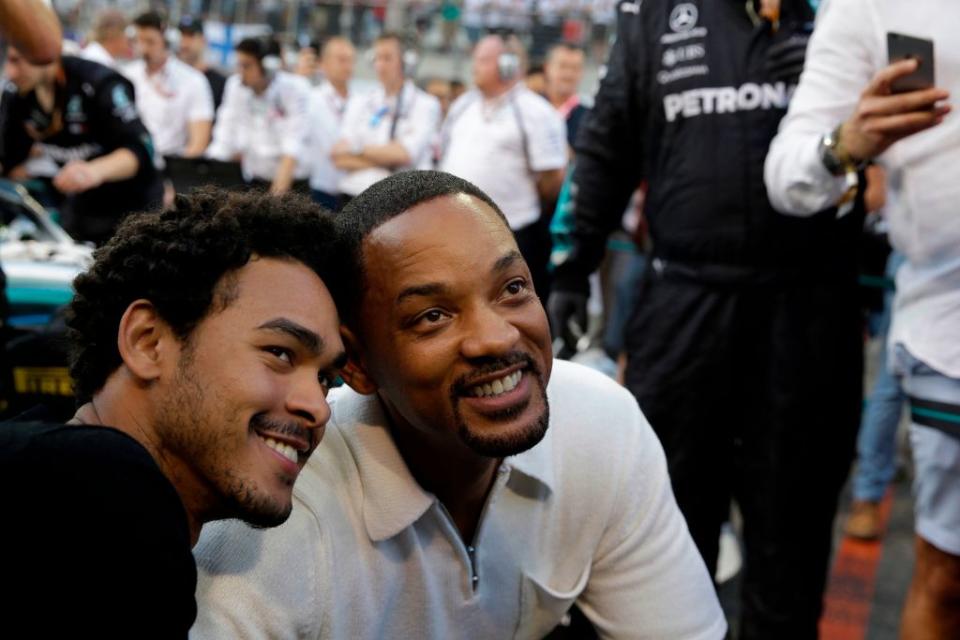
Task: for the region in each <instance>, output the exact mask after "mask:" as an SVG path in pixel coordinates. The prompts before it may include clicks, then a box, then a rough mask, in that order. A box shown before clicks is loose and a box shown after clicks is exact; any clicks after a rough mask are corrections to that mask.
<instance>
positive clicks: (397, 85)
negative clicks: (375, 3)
mask: <svg viewBox="0 0 960 640" xmlns="http://www.w3.org/2000/svg"><path fill="white" fill-rule="evenodd" d="M409 55H410V52H407V51H405V50H404V43H403V39H402V38H401V37H400V36H399V35H397V34H394V33H389V32H388V33H383V34H381V35H380V37H378V38H377V39H376V41H374V43H373V66H374V70H375V71H376V73H377V79H378V80H379V81H380V86H379V87H377V88H376V89H374V90H373V91H371V92H369V93H368V94H367V95H363V96H359V97H357V98H351V100H350V102H349V104H348V105H347V111H346V113H345V114H344V116H343V129H342V133H341V139H340V141H339V142H338V143H337V144H336V145H335V146H334V147H333V150H332V152H331V156H332V158H333V163H334V164H335V165H336V166H337V168H338V169H340V170H341V171H344V172H345V173H344V176H343V178H341V179H340V192H341V193H342V194H343V196H344V199H349V198H352V197H354V196H356V195H357V194H359V193H360V192H361V191H363V190H364V189H366V188H367V187H369V186H370V185H372V184H373V183H375V182H377V181H379V180H382V179H384V178H386V177H387V176H389V175H390V174H391V173H393V172H395V171H401V170H404V169H426V168H429V167H430V162H431V159H430V142H431V141H432V140H433V138H434V135H435V134H436V132H437V131H438V130H439V127H440V103H439V102H438V101H437V99H436V98H434V97H433V96H431V95H430V94H428V93H426V92H425V91H422V90H420V89H418V88H417V86H416V85H415V84H414V83H413V81H412V80H410V79H409V78H408V77H407V76H408V75H409V72H410V71H411V70H410V69H409V68H408V67H409V66H410V64H409V62H410V60H409ZM405 58H406V60H405Z"/></svg>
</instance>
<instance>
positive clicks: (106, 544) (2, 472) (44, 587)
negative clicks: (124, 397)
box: [0, 423, 197, 638]
mask: <svg viewBox="0 0 960 640" xmlns="http://www.w3.org/2000/svg"><path fill="white" fill-rule="evenodd" d="M0 487H2V489H0V505H2V507H0V508H2V513H3V515H2V518H0V522H2V524H0V545H2V548H3V549H4V559H3V561H2V565H0V566H2V569H0V581H2V583H3V587H2V591H3V593H4V594H5V595H4V597H3V598H2V599H0V635H2V636H5V637H31V638H34V637H35V638H46V637H49V638H66V637H77V638H80V637H83V638H87V637H89V638H185V637H186V636H187V631H188V630H189V628H190V626H191V625H192V624H193V621H194V619H195V618H196V602H195V600H194V591H195V589H196V581H197V571H196V565H195V563H194V560H193V556H192V554H191V549H190V534H189V529H188V525H187V516H186V512H185V511H184V507H183V504H182V503H181V501H180V498H179V496H178V494H177V493H176V491H175V490H174V488H173V485H171V484H170V482H169V481H168V480H167V479H166V477H165V476H164V475H163V474H162V473H161V471H160V469H159V468H158V467H157V465H156V463H155V462H154V460H153V458H152V457H151V456H150V454H149V453H148V452H147V451H146V449H144V448H143V447H142V446H141V445H140V444H139V443H138V442H136V441H135V440H134V439H133V438H131V437H129V436H127V435H126V434H124V433H121V432H120V431H117V430H115V429H111V428H107V427H84V426H68V425H59V424H41V423H0Z"/></svg>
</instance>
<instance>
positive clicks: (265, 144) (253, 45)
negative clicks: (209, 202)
mask: <svg viewBox="0 0 960 640" xmlns="http://www.w3.org/2000/svg"><path fill="white" fill-rule="evenodd" d="M236 52H237V73H236V74H235V75H233V76H231V77H230V78H229V79H228V80H227V88H226V89H225V90H224V95H223V104H222V105H221V106H220V110H219V111H218V112H217V123H216V125H215V126H214V128H213V142H212V143H211V144H210V148H209V149H207V155H208V156H209V157H211V158H215V159H217V160H239V161H240V162H241V164H242V165H243V175H244V177H245V178H246V179H247V180H248V181H250V182H251V183H252V184H255V185H264V186H266V185H269V187H270V191H272V192H273V193H284V192H285V191H288V190H290V189H291V187H296V188H297V189H298V190H300V189H303V190H304V191H306V189H307V188H308V187H307V184H306V178H307V176H308V175H309V173H310V166H309V163H308V162H307V148H306V145H305V144H304V140H305V136H304V132H305V131H306V130H307V104H308V100H309V95H310V85H309V84H307V81H306V80H304V79H303V78H301V77H299V76H295V75H293V74H292V73H287V72H285V71H283V70H281V66H282V63H281V59H280V47H279V45H278V44H277V43H276V42H275V41H273V40H264V39H257V38H246V39H244V40H241V41H240V42H239V44H237V47H236ZM294 180H297V181H298V183H297V184H296V185H295V184H294ZM300 181H302V182H300Z"/></svg>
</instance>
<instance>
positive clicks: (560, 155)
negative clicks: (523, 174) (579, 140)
mask: <svg viewBox="0 0 960 640" xmlns="http://www.w3.org/2000/svg"><path fill="white" fill-rule="evenodd" d="M533 98H535V99H538V98H536V97H535V96H534V97H533ZM525 102H526V104H527V105H528V106H527V108H524V109H523V111H522V116H523V127H524V128H525V129H526V134H527V145H528V148H529V154H530V168H531V169H533V170H534V171H551V170H553V169H562V168H564V167H565V166H567V125H566V123H565V122H564V121H563V118H562V117H560V114H559V113H557V111H556V109H554V108H553V107H551V106H550V105H549V104H543V105H540V104H535V103H533V104H531V103H532V102H533V101H532V100H530V101H525ZM518 106H520V105H518ZM521 108H522V107H521Z"/></svg>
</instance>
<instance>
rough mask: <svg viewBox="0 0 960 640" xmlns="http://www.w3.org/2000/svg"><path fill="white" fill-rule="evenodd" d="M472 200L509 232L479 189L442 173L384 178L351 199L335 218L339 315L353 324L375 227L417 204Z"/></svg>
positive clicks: (505, 223)
mask: <svg viewBox="0 0 960 640" xmlns="http://www.w3.org/2000/svg"><path fill="white" fill-rule="evenodd" d="M461 193H463V194H466V195H468V196H473V197H474V198H477V199H478V200H480V201H482V202H484V203H485V204H487V205H489V206H490V208H491V209H493V210H494V211H495V212H496V214H497V215H498V216H499V217H500V219H501V220H502V221H503V224H504V225H505V226H507V227H508V228H509V226H510V225H509V224H508V223H507V219H506V217H505V216H504V215H503V212H502V211H501V210H500V207H498V206H497V203H496V202H494V201H493V199H492V198H491V197H490V196H488V195H487V194H486V193H484V192H483V191H482V190H481V189H480V187H478V186H476V185H475V184H473V183H472V182H468V181H466V180H464V179H463V178H458V177H457V176H455V175H452V174H450V173H444V172H443V171H401V172H400V173H395V174H393V175H392V176H389V177H387V178H384V179H383V180H381V181H380V182H377V183H376V184H374V185H373V186H372V187H370V188H368V189H367V190H366V191H364V192H363V193H361V194H360V195H358V196H357V197H356V198H354V199H352V200H351V201H350V202H349V203H347V206H345V207H344V208H343V211H341V212H340V214H338V215H337V218H336V229H337V242H338V243H339V247H338V251H337V253H338V256H339V261H340V266H341V268H342V270H341V272H340V283H341V290H342V295H341V296H340V300H339V301H338V302H339V303H340V309H339V311H340V315H341V318H343V319H344V321H346V322H354V321H355V320H356V318H357V315H358V313H359V310H360V303H361V302H362V300H363V294H364V291H365V290H366V282H365V276H364V274H365V270H364V264H363V241H364V239H366V237H367V236H369V235H370V234H371V233H372V232H373V231H374V230H375V229H376V228H377V227H379V226H380V225H382V224H384V223H386V222H388V221H389V220H391V219H393V218H395V217H397V216H399V215H400V214H401V213H404V212H406V211H409V210H410V209H412V208H413V207H415V206H417V205H418V204H421V203H424V202H427V201H429V200H433V199H434V198H440V197H442V196H453V195H459V194H461Z"/></svg>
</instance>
